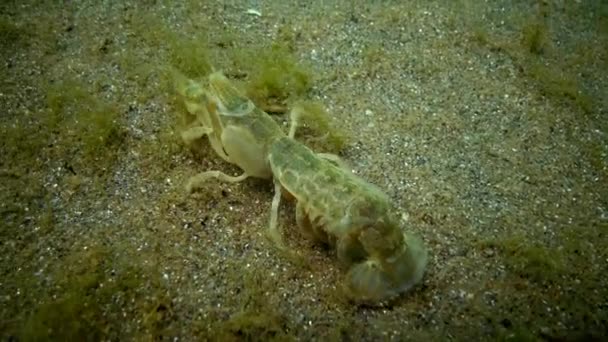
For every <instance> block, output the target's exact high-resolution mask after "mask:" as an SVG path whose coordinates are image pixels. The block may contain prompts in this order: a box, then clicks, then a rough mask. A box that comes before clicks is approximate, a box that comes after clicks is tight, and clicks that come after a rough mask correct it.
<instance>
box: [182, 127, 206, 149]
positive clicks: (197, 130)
mask: <svg viewBox="0 0 608 342" xmlns="http://www.w3.org/2000/svg"><path fill="white" fill-rule="evenodd" d="M212 132H213V129H211V128H209V127H205V126H197V127H191V128H188V129H187V130H185V131H183V132H182V134H181V136H182V140H183V141H184V143H186V145H190V144H192V142H194V141H195V140H198V139H200V138H202V137H204V136H205V135H207V134H211V133H212Z"/></svg>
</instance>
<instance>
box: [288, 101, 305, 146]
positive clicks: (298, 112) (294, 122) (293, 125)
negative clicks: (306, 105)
mask: <svg viewBox="0 0 608 342" xmlns="http://www.w3.org/2000/svg"><path fill="white" fill-rule="evenodd" d="M301 116H302V109H301V108H299V107H296V108H294V109H292V110H291V113H290V114H289V118H290V121H291V122H290V125H289V137H290V138H292V139H293V138H294V137H295V136H296V129H297V128H298V121H299V120H300V117H301Z"/></svg>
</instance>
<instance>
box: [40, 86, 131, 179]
mask: <svg viewBox="0 0 608 342" xmlns="http://www.w3.org/2000/svg"><path fill="white" fill-rule="evenodd" d="M93 94H94V92H93V91H92V90H91V89H89V88H88V87H86V86H84V85H83V84H82V83H81V82H79V81H76V80H74V79H69V78H66V79H64V80H61V81H59V82H57V83H56V84H53V85H50V86H49V88H48V90H47V94H46V102H47V113H46V116H45V117H44V118H43V119H42V126H43V129H44V130H45V131H46V132H45V133H44V134H43V136H47V137H49V138H50V139H53V140H54V141H56V143H53V144H52V149H53V152H54V153H57V154H59V155H61V156H62V157H63V158H66V159H68V160H69V161H68V163H74V164H76V166H77V167H79V168H80V169H82V170H86V172H92V173H94V174H99V172H103V170H105V169H107V168H108V166H110V165H111V163H112V159H113V157H115V156H116V151H117V150H118V151H119V150H120V149H121V145H122V142H123V141H124V137H125V130H124V128H123V127H122V125H121V123H120V112H119V110H118V108H117V106H116V105H115V104H113V103H108V102H106V101H102V100H100V99H99V98H98V97H96V96H94V95H93Z"/></svg>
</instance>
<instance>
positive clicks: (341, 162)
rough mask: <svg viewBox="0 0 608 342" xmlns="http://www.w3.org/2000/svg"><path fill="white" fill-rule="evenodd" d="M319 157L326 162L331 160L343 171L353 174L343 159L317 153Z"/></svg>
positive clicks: (330, 154) (333, 155)
mask: <svg viewBox="0 0 608 342" xmlns="http://www.w3.org/2000/svg"><path fill="white" fill-rule="evenodd" d="M317 155H318V156H319V157H321V158H323V159H325V160H329V161H330V162H332V163H334V164H335V165H336V166H338V167H339V168H341V169H344V170H346V171H348V172H351V169H350V167H349V166H348V164H346V162H345V161H344V160H342V158H340V157H339V156H337V155H335V154H332V153H317Z"/></svg>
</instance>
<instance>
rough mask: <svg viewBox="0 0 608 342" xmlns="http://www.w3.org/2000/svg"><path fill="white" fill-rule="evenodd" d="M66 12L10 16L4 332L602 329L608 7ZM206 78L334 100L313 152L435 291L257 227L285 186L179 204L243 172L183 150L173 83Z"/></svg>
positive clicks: (561, 332)
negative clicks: (407, 238) (365, 284)
mask: <svg viewBox="0 0 608 342" xmlns="http://www.w3.org/2000/svg"><path fill="white" fill-rule="evenodd" d="M49 3H51V2H39V1H22V2H3V3H2V4H1V5H0V55H1V57H2V60H1V64H0V75H1V77H0V82H1V83H0V108H1V112H0V130H1V132H0V133H1V140H0V156H1V157H0V198H1V202H0V215H1V218H2V220H1V221H0V222H1V224H2V225H1V229H0V334H1V336H2V339H6V340H15V339H17V340H19V341H22V340H24V341H26V340H39V339H43V340H46V339H52V340H102V339H103V340H129V339H136V340H140V339H164V340H195V339H210V340H220V339H221V340H241V339H242V340H269V339H280V340H292V339H295V340H378V339H383V340H384V339H393V340H413V341H418V340H464V339H471V338H472V339H475V340H506V339H513V340H517V341H519V340H575V339H581V340H582V339H585V340H587V339H592V338H596V339H599V338H600V337H601V336H607V335H608V278H607V277H606V274H607V271H608V231H607V229H608V138H607V136H606V134H607V128H608V118H607V117H606V115H607V102H606V99H607V97H606V94H608V87H607V84H608V76H607V75H608V74H607V73H606V70H608V50H607V49H606V47H607V46H608V5H607V4H606V2H601V1H539V2H537V1H520V2H516V3H514V2H512V1H484V2H482V1H473V0H471V1H468V0H461V1H451V2H446V1H425V2H418V1H354V2H350V1H317V2H311V3H308V2H304V1H301V2H287V1H243V2H240V1H228V2H225V1H183V2H163V1H126V2H101V1H73V2H69V3H66V4H64V5H61V6H60V5H52V4H49ZM248 10H253V11H248ZM211 69H214V70H222V71H224V72H225V73H226V74H227V75H228V76H229V77H231V78H232V79H234V80H235V82H239V84H241V85H242V86H243V87H244V88H246V89H248V91H249V93H250V94H252V96H254V97H256V101H259V102H258V103H260V105H263V104H265V105H268V106H269V108H279V109H281V110H277V111H278V112H283V111H284V109H285V108H289V106H290V105H292V104H294V103H296V102H297V101H301V100H306V101H314V102H315V103H317V104H322V105H323V106H324V107H325V110H326V111H327V113H328V115H329V119H330V122H331V124H330V125H329V126H327V125H325V126H322V125H321V126H322V127H324V129H326V130H329V131H330V133H331V134H332V135H336V136H343V137H344V140H343V143H336V142H335V141H334V142H333V143H332V142H328V141H325V142H323V141H322V140H318V139H316V140H315V139H314V136H315V135H323V133H326V132H318V131H319V129H318V127H317V129H316V130H315V129H313V128H314V127H313V126H315V123H314V122H310V123H309V127H308V128H306V127H304V128H303V129H302V130H301V134H300V135H299V137H298V139H300V140H301V141H304V142H305V143H307V144H308V145H310V146H312V147H313V148H314V149H315V150H317V151H319V152H331V153H338V154H339V155H340V156H341V157H342V158H343V159H344V160H345V161H346V162H347V163H348V164H349V165H350V167H351V168H352V169H353V172H355V173H357V174H358V175H360V176H362V177H363V178H364V179H366V180H368V181H370V182H372V183H374V184H376V185H378V186H379V187H380V188H382V189H383V190H384V191H386V193H387V194H388V195H389V196H390V198H391V199H392V201H394V204H395V205H396V206H397V207H399V208H400V212H401V215H402V217H403V218H404V220H407V222H408V231H410V232H411V233H412V234H416V235H418V236H420V237H421V238H422V240H423V241H424V242H425V244H426V246H427V248H428V250H429V264H428V267H427V272H426V274H425V276H424V279H423V282H422V283H421V284H419V286H417V287H415V288H414V289H413V290H411V291H410V292H408V293H406V294H404V295H402V296H400V297H398V298H396V299H395V300H392V301H390V302H388V303H383V304H382V305H378V306H362V305H356V304H354V303H350V302H348V301H347V300H345V299H344V296H343V295H342V292H341V288H340V286H341V281H342V276H343V275H344V270H343V269H341V267H340V265H339V263H338V262H337V260H336V258H335V256H334V254H333V252H332V251H331V250H329V249H327V248H325V247H323V246H319V245H318V244H315V243H314V242H312V241H310V240H308V239H306V238H305V237H303V236H302V235H301V234H299V232H298V230H297V227H296V225H295V218H294V209H293V203H290V202H284V203H283V204H282V206H281V211H280V219H279V221H280V224H281V226H282V227H283V230H284V232H285V234H284V235H285V241H286V243H287V245H288V246H289V248H290V249H292V250H294V251H296V252H297V254H299V255H300V256H301V257H302V258H301V259H299V260H291V259H289V258H287V257H286V256H285V255H284V254H282V253H281V252H279V251H278V250H277V249H276V248H274V247H273V246H272V243H271V242H269V241H268V239H267V238H266V237H265V236H264V230H265V229H266V227H267V224H268V217H269V209H270V203H271V199H272V192H273V189H272V185H271V184H270V183H269V182H265V181H261V180H247V181H245V182H241V183H237V184H227V183H220V182H210V183H209V184H208V186H206V187H205V188H204V190H203V191H200V192H197V193H195V194H193V195H188V194H186V192H185V190H184V185H185V183H186V181H187V180H188V178H189V177H191V176H193V175H195V174H196V173H198V172H201V171H206V170H221V171H223V172H226V173H229V174H232V175H236V174H239V170H238V169H237V168H236V167H234V166H232V165H229V164H227V163H225V162H223V160H222V159H221V158H220V157H219V156H217V155H215V154H214V152H213V150H212V149H211V148H210V147H209V146H208V144H207V142H205V141H201V142H200V144H197V145H195V146H192V147H187V146H185V145H184V144H183V143H182V141H181V139H180V136H179V132H180V127H181V125H183V122H180V118H182V117H183V116H182V115H181V114H180V113H183V110H184V108H183V107H182V105H181V102H180V101H179V99H177V98H176V94H175V90H174V89H173V87H172V85H171V83H172V82H171V77H170V76H169V75H170V74H171V73H170V72H168V70H179V71H181V72H182V73H183V74H185V75H187V76H188V77H191V78H194V79H199V80H202V79H204V77H205V75H206V74H208V73H209V72H210V71H211ZM273 87H274V88H273ZM273 117H274V118H276V119H277V120H278V121H279V122H281V124H283V125H285V129H286V130H287V124H288V119H287V115H286V114H281V113H277V114H276V115H273ZM317 126H319V125H317Z"/></svg>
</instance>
